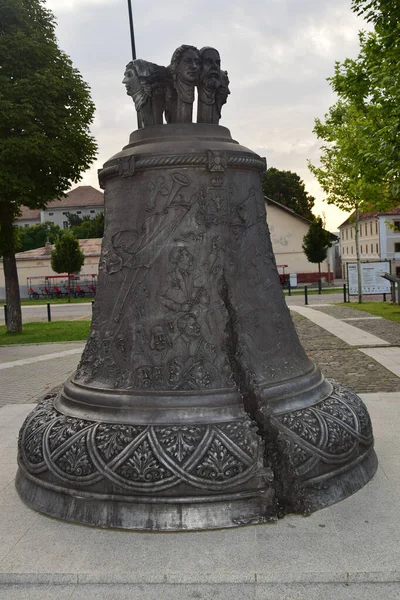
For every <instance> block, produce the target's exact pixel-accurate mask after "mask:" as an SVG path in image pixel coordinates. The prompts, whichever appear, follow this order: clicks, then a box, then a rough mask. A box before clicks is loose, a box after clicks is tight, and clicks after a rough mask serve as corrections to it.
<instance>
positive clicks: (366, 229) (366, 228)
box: [365, 223, 368, 236]
mask: <svg viewBox="0 0 400 600" xmlns="http://www.w3.org/2000/svg"><path fill="white" fill-rule="evenodd" d="M365 235H366V236H367V235H368V225H367V224H366V223H365Z"/></svg>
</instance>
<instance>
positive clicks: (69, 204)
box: [17, 185, 104, 221]
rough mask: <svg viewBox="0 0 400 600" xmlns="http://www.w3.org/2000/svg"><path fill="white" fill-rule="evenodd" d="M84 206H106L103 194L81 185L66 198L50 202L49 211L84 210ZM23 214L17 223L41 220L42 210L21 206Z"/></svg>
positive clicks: (89, 186)
mask: <svg viewBox="0 0 400 600" xmlns="http://www.w3.org/2000/svg"><path fill="white" fill-rule="evenodd" d="M83 206H104V194H103V192H100V190H96V188H94V187H92V186H91V185H80V186H78V187H76V188H74V189H73V190H71V191H70V192H68V194H67V195H66V197H65V198H64V197H63V198H58V199H57V200H51V201H50V202H48V203H47V210H49V209H52V208H71V209H73V208H82V207H83ZM21 212H22V214H21V216H20V217H19V218H18V219H17V221H19V220H21V219H25V220H27V219H32V220H34V219H36V220H37V219H39V220H40V210H32V209H30V208H28V207H26V206H21Z"/></svg>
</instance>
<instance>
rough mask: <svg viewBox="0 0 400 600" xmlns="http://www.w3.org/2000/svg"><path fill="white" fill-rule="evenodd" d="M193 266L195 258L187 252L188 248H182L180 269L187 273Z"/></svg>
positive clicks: (179, 262)
mask: <svg viewBox="0 0 400 600" xmlns="http://www.w3.org/2000/svg"><path fill="white" fill-rule="evenodd" d="M192 264H193V256H192V255H191V254H190V252H189V251H188V250H186V248H182V250H181V251H180V253H179V260H178V267H179V268H180V269H181V270H182V271H187V270H188V269H190V268H191V266H192Z"/></svg>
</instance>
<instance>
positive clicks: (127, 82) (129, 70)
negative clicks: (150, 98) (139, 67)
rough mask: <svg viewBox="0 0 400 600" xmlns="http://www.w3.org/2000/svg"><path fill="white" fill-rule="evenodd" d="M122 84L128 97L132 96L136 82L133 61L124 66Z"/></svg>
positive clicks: (135, 89) (135, 88)
mask: <svg viewBox="0 0 400 600" xmlns="http://www.w3.org/2000/svg"><path fill="white" fill-rule="evenodd" d="M122 83H123V84H124V86H125V88H126V93H127V94H128V96H132V95H133V94H134V93H135V92H136V91H137V81H136V75H135V71H134V66H133V61H131V62H129V63H128V64H127V65H126V67H125V73H124V78H123V80H122Z"/></svg>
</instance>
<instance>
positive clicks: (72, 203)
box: [47, 185, 104, 209]
mask: <svg viewBox="0 0 400 600" xmlns="http://www.w3.org/2000/svg"><path fill="white" fill-rule="evenodd" d="M82 206H104V194H103V192H100V190H96V189H95V188H94V187H92V186H91V185H80V186H79V187H77V188H75V189H73V190H71V191H70V192H68V194H67V195H66V197H65V198H58V199H57V200H52V201H51V202H48V203H47V209H49V208H58V207H60V208H75V207H76V208H77V207H82Z"/></svg>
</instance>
